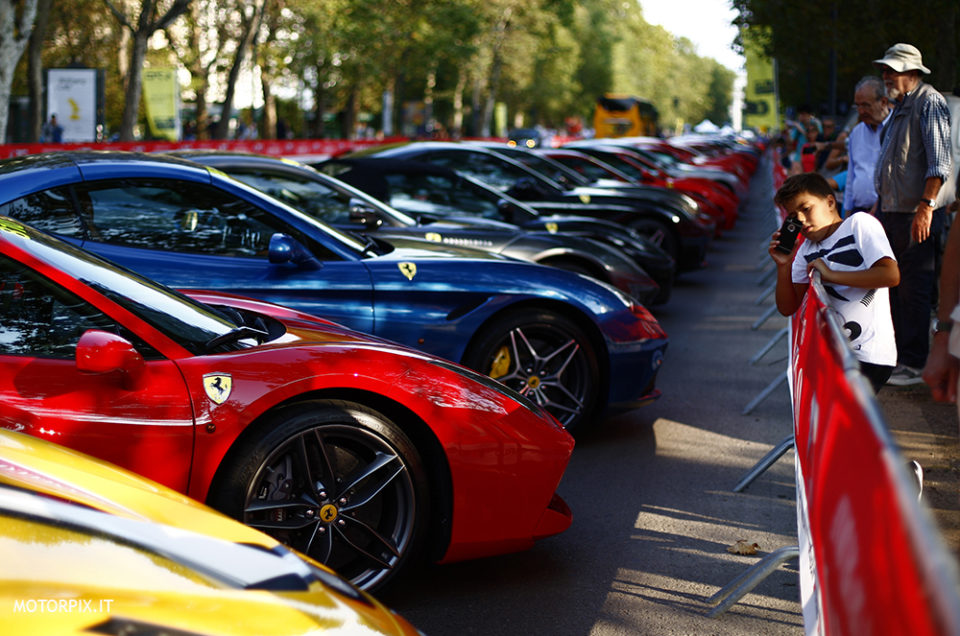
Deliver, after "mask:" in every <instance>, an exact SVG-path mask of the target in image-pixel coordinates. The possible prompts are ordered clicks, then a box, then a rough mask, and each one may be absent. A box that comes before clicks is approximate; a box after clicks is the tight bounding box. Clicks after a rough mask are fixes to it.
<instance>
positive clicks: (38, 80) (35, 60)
mask: <svg viewBox="0 0 960 636" xmlns="http://www.w3.org/2000/svg"><path fill="white" fill-rule="evenodd" d="M52 3H53V0H39V1H38V2H37V19H36V22H35V23H34V25H33V31H32V32H31V33H30V45H29V48H28V50H27V85H28V86H27V88H28V94H29V96H30V106H29V108H30V123H29V126H30V131H29V132H30V134H29V135H28V139H29V140H30V141H32V142H37V141H40V134H41V133H42V132H43V122H44V118H43V114H44V103H43V60H42V58H41V57H40V54H41V53H42V52H43V41H44V39H45V38H46V36H47V24H48V23H49V22H50V5H51V4H52Z"/></svg>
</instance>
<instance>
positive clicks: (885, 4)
mask: <svg viewBox="0 0 960 636" xmlns="http://www.w3.org/2000/svg"><path fill="white" fill-rule="evenodd" d="M733 6H734V8H735V9H736V10H737V11H738V17H737V19H736V21H735V22H736V24H737V25H738V26H739V27H740V28H741V30H742V29H749V28H751V27H756V26H764V27H768V28H769V32H770V37H769V39H768V40H767V41H765V42H764V43H763V45H764V46H763V48H764V53H765V54H766V55H768V56H769V57H771V58H774V59H776V61H777V67H778V73H779V76H778V84H779V87H780V97H781V102H783V103H785V104H787V105H792V106H800V105H803V104H807V105H810V106H811V107H812V108H813V109H814V110H815V111H820V112H822V113H824V114H834V113H831V112H829V111H830V110H832V108H831V99H830V97H831V95H838V96H840V100H841V101H844V100H849V99H851V98H852V94H853V87H854V85H855V84H856V82H857V81H858V80H859V79H860V78H861V77H862V76H864V75H876V74H877V71H876V69H875V68H874V67H873V65H872V64H871V61H872V60H874V59H877V58H880V57H882V56H883V52H884V51H885V50H886V49H887V47H889V46H890V45H892V44H894V43H896V42H910V43H913V44H916V45H917V46H918V47H919V48H920V50H921V51H922V53H923V61H924V65H926V66H927V67H929V68H930V69H931V70H932V71H933V73H932V74H931V75H930V76H929V77H928V78H926V79H927V80H928V81H929V82H930V83H931V84H933V85H934V86H935V87H937V88H939V89H940V90H943V91H950V90H952V89H953V88H954V87H955V86H956V85H957V82H958V80H960V76H958V72H960V68H958V66H957V61H956V60H957V56H958V53H960V27H958V21H960V5H958V3H957V2H956V0H928V1H927V2H924V3H923V5H922V7H921V6H918V5H916V4H914V3H906V2H901V1H900V0H845V1H844V2H840V1H839V0H819V1H815V2H805V3H783V2H778V1H777V0H733ZM739 44H740V46H741V48H742V42H741V43H739ZM840 114H842V112H840Z"/></svg>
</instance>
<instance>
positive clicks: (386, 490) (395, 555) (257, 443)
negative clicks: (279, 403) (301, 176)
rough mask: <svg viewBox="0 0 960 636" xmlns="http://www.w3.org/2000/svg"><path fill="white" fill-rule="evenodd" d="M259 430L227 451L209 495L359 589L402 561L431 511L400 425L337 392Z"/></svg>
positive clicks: (382, 579) (377, 582)
mask: <svg viewBox="0 0 960 636" xmlns="http://www.w3.org/2000/svg"><path fill="white" fill-rule="evenodd" d="M261 430H262V433H261V434H260V435H258V436H257V437H255V438H251V439H250V440H247V441H246V442H245V443H242V444H241V445H240V446H238V447H237V448H236V449H235V450H234V451H232V452H231V453H230V456H229V459H228V460H227V461H228V462H229V463H228V464H226V465H225V467H224V468H225V470H224V472H223V473H222V476H220V477H218V479H217V482H216V484H215V488H216V491H215V492H211V495H210V498H209V499H210V503H211V504H212V505H213V506H214V507H215V508H218V509H219V510H221V511H223V512H225V513H227V514H229V515H231V516H233V517H235V518H237V519H240V520H241V521H243V522H244V523H246V524H247V525H250V526H252V527H254V528H257V529H258V530H261V531H263V532H266V533H267V534H269V535H271V536H273V537H274V538H276V539H277V540H278V541H280V542H282V543H284V544H286V545H289V546H291V547H293V548H296V549H297V550H299V551H300V552H303V553H304V554H308V555H310V556H311V557H313V558H314V559H315V560H317V561H319V562H321V563H324V564H326V565H328V566H330V567H331V568H332V569H333V570H335V571H336V572H337V573H338V574H340V575H341V576H344V577H345V578H347V579H349V580H350V581H351V582H352V583H353V584H354V585H356V586H357V587H360V588H361V589H365V590H373V589H376V588H379V587H381V586H382V585H383V584H384V583H386V582H387V581H388V580H390V579H391V578H392V577H393V576H394V575H395V574H396V573H397V572H398V571H399V570H401V568H402V566H403V565H404V564H405V563H406V562H407V561H408V560H409V559H410V557H411V555H412V554H414V553H415V552H416V551H417V549H418V547H419V544H420V540H421V538H422V536H423V533H424V530H425V527H426V521H427V518H428V514H429V511H428V508H427V504H428V496H427V492H428V490H427V478H426V472H425V470H424V467H423V462H422V460H421V459H420V455H419V454H418V453H417V450H416V449H415V448H414V446H413V443H412V442H411V441H410V439H409V438H408V437H407V436H406V435H405V434H404V432H403V431H402V430H401V429H400V428H399V427H398V426H397V425H396V424H394V423H392V422H391V421H390V420H388V419H387V418H385V417H384V416H382V415H380V414H379V413H377V412H375V411H373V410H371V409H368V408H366V407H364V406H361V405H359V404H354V403H350V402H338V401H311V402H302V403H299V404H296V405H293V406H290V407H287V408H283V409H280V410H278V411H277V412H276V413H274V414H273V415H271V416H270V420H269V421H268V422H267V423H266V426H265V427H263V428H262V429H261Z"/></svg>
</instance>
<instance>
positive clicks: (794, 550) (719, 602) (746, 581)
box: [707, 545, 800, 618]
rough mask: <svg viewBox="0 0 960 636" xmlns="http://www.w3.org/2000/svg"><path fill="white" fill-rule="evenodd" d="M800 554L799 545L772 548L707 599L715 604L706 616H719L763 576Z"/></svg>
mask: <svg viewBox="0 0 960 636" xmlns="http://www.w3.org/2000/svg"><path fill="white" fill-rule="evenodd" d="M798 556H800V546H796V545H791V546H787V547H784V548H780V549H779V550H774V551H773V552H771V553H770V554H768V555H767V556H765V557H763V558H762V559H760V560H759V561H757V562H756V563H754V564H753V565H752V566H750V567H749V568H747V570H746V571H745V572H743V573H742V574H740V575H739V576H737V577H736V578H735V579H733V580H732V581H730V582H729V583H727V584H726V585H725V586H724V587H723V588H721V589H720V590H719V591H718V592H717V593H716V594H714V595H713V596H711V597H710V598H709V599H707V603H709V604H710V605H715V606H716V607H714V608H713V609H712V610H710V613H709V614H708V616H709V617H710V618H716V617H717V616H720V615H721V614H723V613H724V612H726V611H727V610H728V609H730V607H731V606H733V605H734V604H735V603H736V602H737V601H739V600H740V599H741V598H743V597H744V596H746V595H747V594H749V593H750V592H751V590H753V588H755V587H757V585H759V584H760V583H761V581H763V580H764V579H765V578H767V577H768V576H770V574H771V573H772V572H773V571H774V570H776V569H777V568H778V567H780V566H781V565H783V564H784V563H785V562H787V561H789V560H790V559H794V558H796V557H798Z"/></svg>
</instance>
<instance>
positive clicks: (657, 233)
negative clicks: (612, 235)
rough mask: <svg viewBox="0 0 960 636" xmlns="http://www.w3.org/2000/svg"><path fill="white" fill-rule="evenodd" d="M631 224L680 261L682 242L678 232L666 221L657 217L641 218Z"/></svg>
mask: <svg viewBox="0 0 960 636" xmlns="http://www.w3.org/2000/svg"><path fill="white" fill-rule="evenodd" d="M631 226H632V227H633V228H634V229H635V230H637V232H640V234H642V235H643V236H645V237H647V239H649V240H650V242H651V243H653V244H654V245H656V246H657V247H659V248H660V249H662V250H663V251H664V252H666V253H667V254H669V255H670V257H671V258H673V260H674V261H675V262H677V263H679V262H680V243H679V241H678V239H677V236H676V234H674V232H673V230H672V229H671V228H670V226H668V225H667V224H666V223H663V222H661V221H657V220H655V219H640V220H637V221H634V222H633V223H631Z"/></svg>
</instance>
